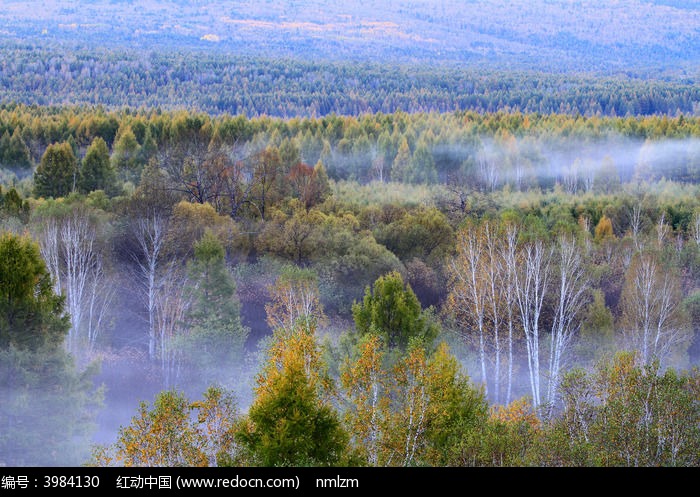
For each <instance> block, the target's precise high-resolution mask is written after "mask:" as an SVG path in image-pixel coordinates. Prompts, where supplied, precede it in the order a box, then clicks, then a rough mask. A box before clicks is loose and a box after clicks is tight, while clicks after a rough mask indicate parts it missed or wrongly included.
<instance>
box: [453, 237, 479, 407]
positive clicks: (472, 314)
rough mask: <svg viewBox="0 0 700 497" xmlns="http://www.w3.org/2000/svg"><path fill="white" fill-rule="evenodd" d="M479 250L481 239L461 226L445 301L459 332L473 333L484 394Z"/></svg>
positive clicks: (467, 336) (470, 338)
mask: <svg viewBox="0 0 700 497" xmlns="http://www.w3.org/2000/svg"><path fill="white" fill-rule="evenodd" d="M483 250H484V248H483V242H482V240H481V238H480V236H479V235H478V230H477V229H476V227H475V226H472V225H469V226H465V227H464V228H462V229H461V230H460V231H459V232H458V233H457V255H456V257H454V258H453V259H452V260H451V261H450V267H451V269H452V271H451V282H450V286H451V291H450V294H449V296H448V303H447V305H448V308H449V309H450V312H451V313H452V314H453V315H454V316H455V318H456V319H457V322H458V323H459V325H460V326H461V327H462V330H461V333H462V336H463V337H464V338H465V339H466V340H468V341H473V340H474V334H476V343H477V346H478V355H479V365H480V370H481V381H482V382H483V383H484V388H485V393H486V394H487V395H488V381H487V378H488V376H487V368H486V347H485V331H484V320H485V315H486V309H485V307H486V304H485V301H486V295H485V292H484V285H483V283H482V281H481V276H482V275H481V274H480V266H481V258H482V257H483Z"/></svg>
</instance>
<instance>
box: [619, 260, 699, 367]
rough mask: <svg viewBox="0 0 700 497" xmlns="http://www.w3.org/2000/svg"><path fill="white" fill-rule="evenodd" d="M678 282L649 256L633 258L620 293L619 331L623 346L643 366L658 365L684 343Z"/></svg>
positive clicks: (684, 333) (684, 328) (685, 331)
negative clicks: (621, 330) (624, 340)
mask: <svg viewBox="0 0 700 497" xmlns="http://www.w3.org/2000/svg"><path fill="white" fill-rule="evenodd" d="M680 303H681V295H680V285H679V282H678V279H677V278H676V277H675V276H674V274H673V273H672V272H671V271H669V270H668V268H666V267H664V266H663V265H662V264H661V263H660V262H659V260H658V259H657V256H656V255H654V254H653V253H651V252H643V253H640V254H637V255H636V256H635V257H634V258H633V260H632V263H631V264H630V267H629V269H628V270H627V274H626V275H625V284H624V287H623V290H622V329H623V334H624V337H625V339H626V341H627V344H628V345H629V346H631V347H632V348H633V349H634V350H637V351H639V354H640V360H641V361H642V363H643V364H647V363H649V362H651V361H653V360H659V361H660V362H661V363H662V364H663V361H664V360H665V359H668V357H669V355H670V354H671V353H672V352H673V350H674V347H675V346H677V345H680V344H681V343H683V342H684V341H685V340H686V339H687V327H686V326H684V323H683V321H682V319H681V308H680Z"/></svg>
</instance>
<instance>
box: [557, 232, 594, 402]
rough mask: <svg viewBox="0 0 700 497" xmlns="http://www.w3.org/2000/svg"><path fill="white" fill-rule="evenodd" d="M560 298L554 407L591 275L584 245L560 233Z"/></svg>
mask: <svg viewBox="0 0 700 497" xmlns="http://www.w3.org/2000/svg"><path fill="white" fill-rule="evenodd" d="M557 249H558V250H557V255H558V262H559V264H558V266H557V268H556V274H555V275H556V277H557V288H556V290H557V291H558V294H557V300H556V304H555V308H554V319H553V322H552V331H551V335H550V347H549V372H548V373H549V382H548V385H547V404H548V406H549V409H550V412H549V414H551V409H553V408H554V405H555V403H556V402H557V395H558V391H559V387H560V383H561V375H562V371H563V367H564V360H565V356H566V353H567V352H568V349H569V346H570V344H571V342H572V339H573V338H574V335H575V334H576V333H577V331H578V329H579V327H580V325H581V323H580V320H579V315H580V312H581V310H582V309H583V307H584V306H585V305H586V303H587V298H586V295H587V289H588V277H587V275H586V270H585V267H584V264H583V256H582V253H581V248H580V247H579V246H578V245H577V243H576V240H575V239H573V238H572V237H568V236H561V237H559V240H558V244H557Z"/></svg>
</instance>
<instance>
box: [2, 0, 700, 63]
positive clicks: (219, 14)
mask: <svg viewBox="0 0 700 497" xmlns="http://www.w3.org/2000/svg"><path fill="white" fill-rule="evenodd" d="M37 4H38V2H35V1H32V0H11V1H6V2H3V8H2V10H1V11H0V41H7V42H10V43H11V42H21V43H24V42H28V43H32V44H35V45H39V46H51V45H52V44H56V43H64V42H70V43H79V44H82V45H83V46H85V47H91V48H94V47H110V48H120V47H130V48H139V49H144V48H146V49H149V48H153V47H159V48H167V49H171V50H175V51H183V50H189V49H192V48H195V49H204V50H206V51H210V52H211V51H218V52H222V53H228V54H243V55H256V56H260V55H266V56H275V57H280V58H289V57H292V58H303V59H307V60H334V61H349V60H351V61H373V62H379V63H385V62H392V61H398V62H401V63H407V62H416V61H417V62H424V63H430V64H433V63H436V62H437V63H440V62H446V63H450V64H454V63H460V64H469V65H470V66H472V65H474V64H476V65H477V66H480V67H486V66H488V67H497V68H500V69H507V70H544V71H547V72H569V73H570V72H591V73H595V74H599V75H612V74H618V73H626V72H628V71H632V72H634V73H635V74H637V75H640V74H644V75H646V76H653V77H665V76H667V75H673V76H674V77H675V76H677V75H683V73H684V72H686V71H688V72H691V73H695V75H696V76H697V67H698V64H697V63H698V60H700V2H698V1H697V0H616V1H615V2H609V1H607V0H587V1H552V0H515V1H514V0H346V1H343V2H331V1H327V0H237V1H236V2H229V1H225V0H210V1H201V0H195V1H191V0H187V1H185V0H138V1H135V0H52V1H45V2H41V4H40V5H41V7H40V8H37Z"/></svg>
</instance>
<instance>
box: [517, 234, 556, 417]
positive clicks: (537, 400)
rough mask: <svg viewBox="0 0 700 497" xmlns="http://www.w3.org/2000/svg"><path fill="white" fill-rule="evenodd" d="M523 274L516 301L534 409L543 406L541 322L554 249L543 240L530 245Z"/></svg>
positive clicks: (526, 248) (523, 251)
mask: <svg viewBox="0 0 700 497" xmlns="http://www.w3.org/2000/svg"><path fill="white" fill-rule="evenodd" d="M520 252H521V253H520V256H519V266H520V267H519V271H517V272H516V286H515V288H516V302H517V307H518V311H519V315H520V323H521V326H522V329H523V332H524V334H525V345H526V348H527V364H528V372H529V378H530V389H531V392H532V402H533V407H535V408H536V409H537V408H539V407H540V405H541V404H542V392H541V388H540V375H541V371H540V369H541V364H540V347H541V345H540V335H541V333H542V329H541V323H540V319H541V316H542V308H543V305H544V300H545V296H546V295H547V292H548V290H549V265H550V260H551V252H552V251H551V249H548V248H546V247H545V244H544V242H543V241H541V240H537V241H534V242H528V243H526V244H525V245H524V246H523V248H522V249H521V251H520Z"/></svg>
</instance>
